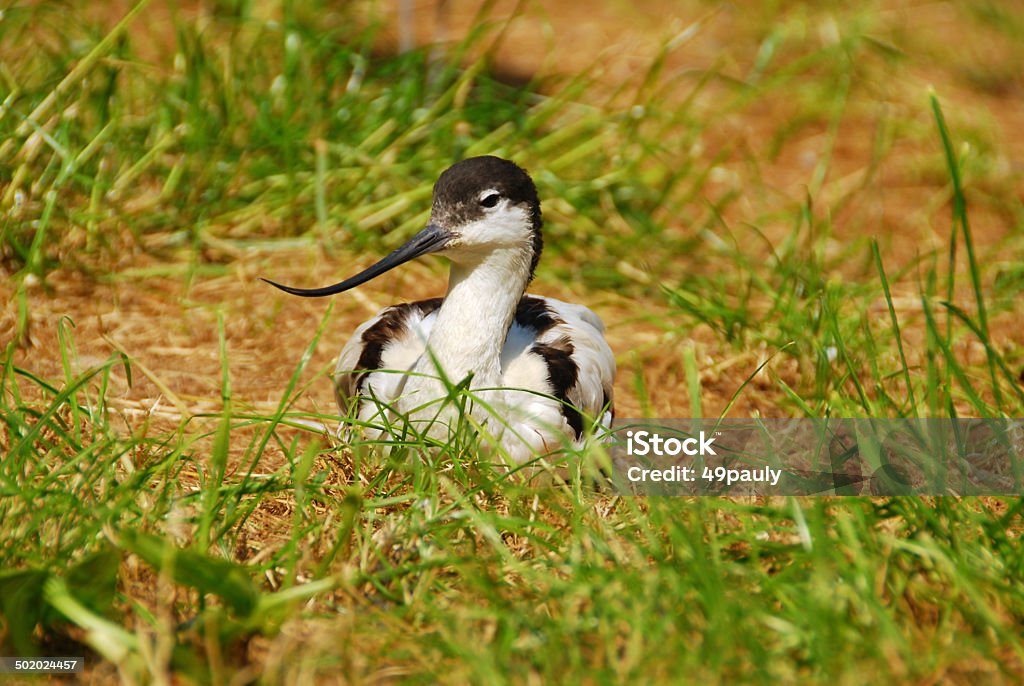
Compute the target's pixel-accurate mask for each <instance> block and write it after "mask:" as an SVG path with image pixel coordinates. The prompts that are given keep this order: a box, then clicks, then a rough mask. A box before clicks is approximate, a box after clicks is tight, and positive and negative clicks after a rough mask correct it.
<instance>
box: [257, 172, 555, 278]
mask: <svg viewBox="0 0 1024 686" xmlns="http://www.w3.org/2000/svg"><path fill="white" fill-rule="evenodd" d="M542 248H543V238H542V236H541V216H540V200H539V199H538V197H537V188H536V187H535V186H534V185H533V181H532V180H531V179H530V176H529V175H528V174H527V173H526V172H525V171H523V169H521V168H520V167H519V166H518V165H516V164H515V163H514V162H510V161H508V160H503V159H501V158H500V157H492V156H489V155H488V156H483V157H471V158H469V159H467V160H463V161H461V162H458V163H456V164H454V165H452V166H451V167H449V168H448V169H446V170H445V171H444V172H443V173H442V174H441V176H440V178H438V180H437V183H436V184H434V200H433V205H432V207H431V211H430V222H429V223H428V224H427V226H426V228H424V229H423V230H422V231H420V232H419V233H417V234H416V235H415V236H413V237H412V238H411V239H409V241H408V242H407V243H406V244H405V245H403V246H402V247H400V248H398V249H397V250H395V251H394V252H393V253H391V254H390V255H388V256H387V257H385V258H384V259H382V260H381V261H380V262H378V263H377V264H375V265H373V266H372V267H369V268H368V269H366V270H364V271H362V272H360V273H359V274H356V275H355V276H353V277H351V278H349V279H346V280H345V281H342V282H340V283H337V284H334V285H333V286H326V287H324V288H314V289H303V288H292V287H290V286H282V285H281V284H278V283H274V282H273V281H268V280H267V279H263V280H264V281H266V282H267V283H269V284H270V285H272V286H276V287H277V288H280V289H281V290H283V291H285V292H287V293H291V294H293V295H301V296H306V297H318V296H325V295H334V294H335V293H342V292H344V291H347V290H349V289H350V288H355V287H356V286H359V285H360V284H364V283H366V282H367V281H369V280H371V279H373V278H376V277H378V276H380V275H381V274H383V273H384V272H387V271H390V270H391V269H394V268H395V267H397V266H399V265H401V264H405V263H406V262H408V261H409V260H412V259H415V258H417V257H419V256H421V255H427V254H429V253H439V254H443V255H445V256H447V257H449V258H451V260H452V261H453V262H455V263H458V264H467V265H472V264H473V263H474V262H477V261H480V260H482V259H483V258H484V257H486V256H487V255H488V254H490V253H492V252H494V251H497V250H502V249H512V250H517V251H521V252H522V254H523V255H524V257H525V256H528V258H527V259H528V260H529V265H530V267H529V269H530V275H529V278H531V279H532V278H533V270H534V269H535V268H536V266H537V261H538V260H539V259H540V253H541V249H542Z"/></svg>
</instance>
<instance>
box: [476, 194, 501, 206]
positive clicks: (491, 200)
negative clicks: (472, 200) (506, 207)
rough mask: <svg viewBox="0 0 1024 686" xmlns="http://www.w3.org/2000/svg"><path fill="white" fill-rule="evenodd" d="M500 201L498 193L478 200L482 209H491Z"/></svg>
mask: <svg viewBox="0 0 1024 686" xmlns="http://www.w3.org/2000/svg"><path fill="white" fill-rule="evenodd" d="M500 199H501V195H499V194H498V193H488V194H487V195H485V196H484V197H482V198H480V205H481V206H482V207H487V208H491V207H494V206H496V205H497V204H498V200H500Z"/></svg>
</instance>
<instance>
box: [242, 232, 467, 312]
mask: <svg viewBox="0 0 1024 686" xmlns="http://www.w3.org/2000/svg"><path fill="white" fill-rule="evenodd" d="M451 239H452V234H451V232H449V231H447V230H445V229H442V228H441V227H440V226H438V225H437V224H427V226H426V228H424V229H423V230H422V231H420V232H419V233H417V234H416V235H415V236H413V237H412V238H410V239H409V240H408V242H406V244H405V245H403V246H402V247H400V248H398V249H397V250H395V251H394V252H393V253H391V254H390V255H388V256H387V257H385V258H384V259H383V260H381V261H380V262H378V263H377V264H375V265H373V266H372V267H369V268H367V269H365V270H363V271H361V272H359V273H358V274H356V275H355V276H353V277H350V278H348V279H345V280H344V281H342V282H340V283H336V284H334V285H333V286H324V287H323V288H292V287H291V286H283V285H281V284H279V283H274V282H273V281H271V280H270V279H264V278H263V277H260V279H261V280H262V281H266V282H267V283H269V284H270V285H271V286H273V287H274V288H280V289H281V290H282V291H284V292H285V293H291V294H292V295H301V296H302V297H304V298H321V297H323V296H325V295H335V294H336V293H344V292H345V291H347V290H349V289H350V288H355V287H356V286H359V285H361V284H364V283H366V282H367V281H369V280H371V279H375V278H377V277H378V276H380V275H381V274H383V273H384V272H387V271H390V270H392V269H394V268H395V267H397V266H399V265H402V264H405V263H406V262H408V261H409V260H414V259H416V258H417V257H419V256H421V255H428V254H430V253H432V252H437V251H439V250H443V249H444V248H445V246H447V245H448V243H449V242H450V241H451Z"/></svg>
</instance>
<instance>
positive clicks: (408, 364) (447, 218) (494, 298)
mask: <svg viewBox="0 0 1024 686" xmlns="http://www.w3.org/2000/svg"><path fill="white" fill-rule="evenodd" d="M542 224H543V221H542V217H541V205H540V199H539V197H538V193H537V188H536V186H535V185H534V182H533V180H532V179H531V178H530V175H529V174H528V173H527V172H526V171H525V170H524V169H522V168H521V167H520V166H518V165H517V164H515V163H514V162H512V161H510V160H507V159H503V158H500V157H495V156H491V155H485V156H480V157H470V158H467V159H464V160H461V161H459V162H456V163H455V164H453V165H452V166H450V167H449V168H448V169H446V170H445V171H444V172H442V173H441V175H440V176H439V177H438V179H437V181H436V183H435V184H434V188H433V198H432V203H431V211H430V218H429V221H428V223H427V225H426V227H425V228H424V229H422V230H421V231H419V232H418V233H417V234H415V235H414V236H413V237H412V238H411V239H409V241H408V242H406V243H405V244H404V245H402V246H401V247H399V248H398V249H396V250H395V251H394V252H392V253H391V254H390V255H388V256H386V257H384V258H383V259H382V260H380V261H379V262H377V263H375V264H374V265H372V266H370V267H369V268H367V269H365V270H363V271H362V272H360V273H358V274H356V275H355V276H352V277H351V278H348V279H346V280H344V281H341V282H339V283H336V284H334V285H332V286H326V287H323V288H312V289H305V288H295V287H292V286H285V285H282V284H280V283H276V282H274V281H271V280H269V279H263V281H266V282H267V283H269V284H270V285H272V286H274V287H276V288H278V289H280V290H282V291H285V292H286V293H290V294H292V295H297V296H303V297H324V296H330V295H335V294H338V293H342V292H344V291H347V290H349V289H352V288H355V287H357V286H359V285H361V284H364V283H366V282H367V281H370V280H371V279H375V278H377V277H379V276H381V275H382V274H384V273H385V272H388V271H390V270H391V269H394V268H395V267H398V266H400V265H402V264H404V263H406V262H408V261H410V260H413V259H415V258H417V257H421V256H424V255H428V254H437V255H441V256H444V257H447V258H448V259H449V260H450V262H451V270H450V273H449V279H448V288H447V292H446V293H445V295H444V296H443V297H435V298H430V299H427V300H420V301H416V302H406V303H400V304H397V305H392V306H390V307H387V308H385V309H383V310H381V311H380V312H379V313H378V314H377V315H376V316H375V317H373V318H372V319H369V320H368V321H366V322H364V323H363V324H361V325H360V326H359V327H357V328H356V330H355V332H354V333H353V334H352V337H351V339H350V340H349V341H348V342H347V343H346V344H345V346H344V347H343V348H342V350H341V353H340V355H339V356H338V363H337V367H336V369H335V374H334V381H335V388H336V398H337V401H338V406H339V408H340V409H341V412H342V415H347V416H348V417H349V418H350V419H353V420H355V421H353V422H352V423H358V424H360V425H362V426H366V425H373V424H376V425H377V426H380V425H381V423H382V422H386V421H390V420H388V419H387V417H386V415H388V416H393V415H394V414H395V413H397V414H398V415H400V416H404V417H407V418H411V419H413V420H417V421H419V422H424V423H425V425H426V426H427V427H428V432H429V434H430V435H431V436H434V437H436V438H442V439H443V438H444V437H445V432H446V431H448V432H450V431H451V421H452V420H453V418H454V417H456V416H457V415H458V414H459V413H460V410H459V409H458V408H457V407H453V406H454V405H455V404H454V403H452V402H449V401H448V399H450V398H451V393H452V392H451V388H452V386H454V385H457V384H460V383H462V384H464V385H465V387H466V388H467V389H468V390H469V391H470V397H471V407H470V408H469V409H465V408H463V409H462V410H461V412H463V413H468V414H469V415H470V416H471V417H473V419H474V420H475V421H476V423H477V424H478V425H479V426H481V427H486V428H487V430H488V432H489V434H490V435H491V436H492V437H493V438H494V441H493V442H492V443H491V445H492V446H493V445H498V446H500V447H501V450H502V451H503V453H504V456H506V457H507V458H508V459H510V460H511V461H512V463H514V464H516V465H523V464H525V463H527V462H529V461H531V460H533V459H535V458H537V457H538V456H543V455H547V454H550V453H552V452H555V451H557V450H559V449H561V448H562V447H564V446H566V445H567V444H571V445H574V446H577V447H580V446H583V445H584V444H585V442H586V441H587V439H588V438H589V437H590V436H592V435H593V430H594V429H600V428H601V427H604V428H605V429H608V428H610V426H611V422H612V419H613V418H614V405H613V382H614V377H615V356H614V354H613V353H612V350H611V348H610V347H609V345H608V343H607V341H606V340H605V337H604V330H605V327H604V324H603V322H602V321H601V319H600V318H599V317H598V316H597V315H596V314H594V312H593V311H591V310H590V309H588V308H587V307H584V306H583V305H577V304H571V303H566V302H562V301H561V300H556V299H555V298H551V297H544V296H540V295H531V294H528V293H527V292H526V290H527V286H528V285H529V284H530V282H531V281H532V280H533V276H534V271H535V270H536V268H537V264H538V262H539V261H540V256H541V252H542V250H543V246H544V239H543V234H542V230H541V229H542ZM389 413H390V415H389ZM449 435H450V433H449Z"/></svg>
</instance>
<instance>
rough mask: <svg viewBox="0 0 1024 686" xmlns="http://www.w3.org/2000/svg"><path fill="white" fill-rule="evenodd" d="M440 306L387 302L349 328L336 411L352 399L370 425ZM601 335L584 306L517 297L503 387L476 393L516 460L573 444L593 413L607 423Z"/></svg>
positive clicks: (397, 390) (400, 382)
mask: <svg viewBox="0 0 1024 686" xmlns="http://www.w3.org/2000/svg"><path fill="white" fill-rule="evenodd" d="M440 303H441V300H440V299H439V298H438V299H433V300H425V301H420V302H415V303H405V304H402V305H395V306H393V307H388V308H386V309H384V310H382V311H381V312H380V313H379V314H378V315H377V316H376V317H374V318H373V319H371V320H369V321H367V322H365V323H364V324H362V325H361V326H360V327H359V328H358V329H356V332H355V334H354V335H353V336H352V339H351V340H350V341H349V342H348V343H347V344H346V345H345V347H344V348H343V349H342V351H341V355H340V357H339V359H338V365H337V369H336V372H335V379H336V384H337V389H338V403H339V406H340V407H341V409H342V412H343V413H344V414H348V412H349V410H350V406H351V405H352V403H353V402H355V403H358V411H357V413H355V417H356V418H358V419H359V420H361V421H363V422H370V423H379V422H380V420H381V414H380V408H381V406H382V405H391V406H395V405H397V404H398V403H399V401H400V399H401V398H402V394H403V389H404V388H405V383H406V380H407V378H408V377H407V376H405V375H403V374H402V373H401V372H408V371H409V370H411V369H412V368H413V367H414V366H415V365H416V363H417V361H418V360H419V359H420V358H421V357H422V356H423V355H424V354H425V352H426V340H427V337H428V336H429V335H430V331H431V329H432V327H433V324H434V321H435V320H436V315H437V309H438V308H439V306H440ZM603 332H604V326H603V324H602V323H601V320H600V319H599V318H598V317H597V315H595V314H594V313H593V312H591V311H590V310H589V309H587V308H586V307H583V306H580V305H572V304H569V303H565V302H562V301H560V300H555V299H554V298H544V297H539V296H532V295H526V296H524V297H523V299H522V301H520V303H519V306H518V308H517V311H516V317H515V320H514V321H513V323H512V327H511V329H510V330H509V333H508V336H507V338H506V340H505V344H504V346H503V347H502V351H501V382H500V386H501V388H502V390H501V391H500V392H487V393H486V395H485V400H486V402H487V403H488V404H490V405H492V406H493V407H494V408H495V410H496V411H497V413H498V414H499V416H498V417H492V418H491V419H490V420H489V421H488V428H489V429H490V431H491V432H492V433H493V434H494V435H495V436H496V437H498V438H499V440H500V441H501V444H502V446H503V447H504V448H505V450H506V451H507V452H508V453H509V457H510V458H512V459H513V460H514V461H515V462H519V463H521V462H524V461H526V460H529V459H531V458H532V457H534V456H535V455H536V454H543V453H547V452H550V451H552V450H555V449H557V448H559V447H561V446H562V445H563V444H564V443H565V442H566V441H570V442H573V443H577V444H579V443H580V442H582V441H583V440H585V437H586V436H585V434H586V429H587V428H588V426H589V423H590V422H591V421H592V418H595V417H600V423H601V424H602V425H604V426H608V425H610V423H611V418H612V382H613V379H614V377H615V358H614V356H613V354H612V351H611V349H610V348H609V347H608V344H607V343H606V342H605V340H604V336H603ZM367 370H368V371H367ZM460 380H461V379H452V381H456V382H457V381H460ZM373 398H376V399H377V400H378V401H379V403H378V402H374V401H373ZM423 400H424V399H422V398H421V399H418V402H419V401H423ZM353 409H354V408H353ZM349 416H353V415H349Z"/></svg>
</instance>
